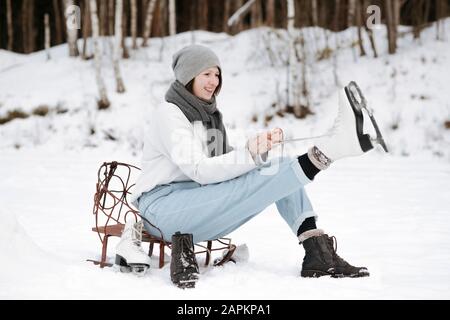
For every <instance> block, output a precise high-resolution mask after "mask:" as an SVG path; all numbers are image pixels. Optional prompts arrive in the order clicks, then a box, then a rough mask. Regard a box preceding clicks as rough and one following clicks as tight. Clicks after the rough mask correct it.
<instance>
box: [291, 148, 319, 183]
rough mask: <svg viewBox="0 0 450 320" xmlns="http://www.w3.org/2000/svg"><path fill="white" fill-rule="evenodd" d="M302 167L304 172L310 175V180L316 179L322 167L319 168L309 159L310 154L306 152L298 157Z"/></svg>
mask: <svg viewBox="0 0 450 320" xmlns="http://www.w3.org/2000/svg"><path fill="white" fill-rule="evenodd" d="M297 159H298V163H299V164H300V167H302V170H303V172H304V173H305V175H306V176H307V177H308V179H309V180H314V177H315V176H316V174H318V173H319V172H320V169H319V168H317V167H316V166H315V165H314V164H313V163H312V162H311V160H310V159H309V157H308V154H307V153H305V154H304V155H301V156H300V157H298V158H297Z"/></svg>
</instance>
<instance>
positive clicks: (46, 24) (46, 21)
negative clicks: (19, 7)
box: [44, 13, 50, 60]
mask: <svg viewBox="0 0 450 320" xmlns="http://www.w3.org/2000/svg"><path fill="white" fill-rule="evenodd" d="M44 27H45V52H46V53H47V60H50V23H49V16H48V13H46V14H45V15H44Z"/></svg>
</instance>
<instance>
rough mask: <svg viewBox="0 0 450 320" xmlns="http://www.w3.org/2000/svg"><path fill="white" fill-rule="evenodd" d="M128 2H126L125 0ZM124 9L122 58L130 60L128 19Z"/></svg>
mask: <svg viewBox="0 0 450 320" xmlns="http://www.w3.org/2000/svg"><path fill="white" fill-rule="evenodd" d="M123 1H126V0H123ZM122 7H123V10H122V58H124V59H128V58H129V57H130V53H129V52H128V47H127V43H126V41H125V40H126V39H127V35H128V27H127V26H128V24H127V21H128V18H127V10H126V9H125V8H124V6H122Z"/></svg>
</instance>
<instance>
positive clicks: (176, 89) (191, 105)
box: [166, 80, 233, 157]
mask: <svg viewBox="0 0 450 320" xmlns="http://www.w3.org/2000/svg"><path fill="white" fill-rule="evenodd" d="M166 101H167V102H169V103H173V104H175V105H176V106H178V108H180V110H181V111H182V112H183V114H184V115H185V116H186V118H187V119H188V120H189V121H190V122H194V121H202V123H203V125H204V126H205V127H206V129H208V131H207V132H208V134H207V141H206V143H207V145H208V154H209V156H210V157H214V156H220V155H222V154H224V153H228V152H230V151H232V150H233V148H232V147H231V146H230V145H229V144H228V139H227V133H226V130H225V126H224V125H223V122H222V113H220V111H219V110H218V109H217V107H216V98H215V96H213V97H212V99H211V101H205V100H202V99H200V98H198V97H196V96H195V95H193V94H192V93H190V92H189V91H188V90H187V89H186V88H185V87H184V86H183V85H182V84H181V82H179V81H178V80H175V82H173V83H172V85H171V86H170V88H169V90H168V91H167V92H166ZM210 129H215V130H210Z"/></svg>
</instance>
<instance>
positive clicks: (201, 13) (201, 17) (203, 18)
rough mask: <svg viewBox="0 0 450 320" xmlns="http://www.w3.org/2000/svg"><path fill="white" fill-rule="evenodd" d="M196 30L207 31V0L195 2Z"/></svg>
mask: <svg viewBox="0 0 450 320" xmlns="http://www.w3.org/2000/svg"><path fill="white" fill-rule="evenodd" d="M197 4H198V6H197V21H198V25H197V28H198V29H202V30H208V13H209V10H208V9H209V8H208V0H197Z"/></svg>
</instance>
